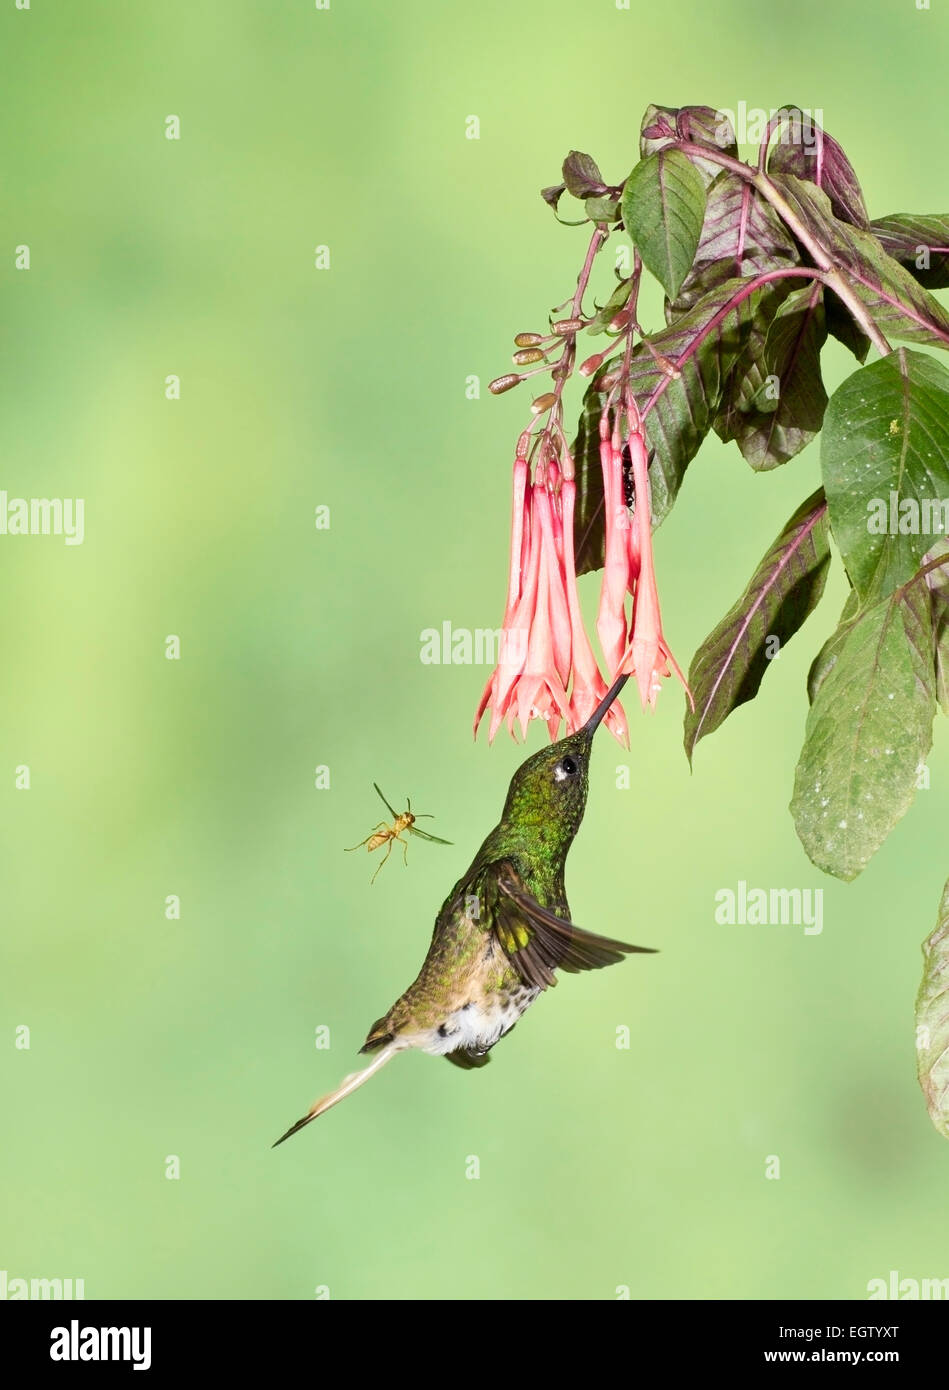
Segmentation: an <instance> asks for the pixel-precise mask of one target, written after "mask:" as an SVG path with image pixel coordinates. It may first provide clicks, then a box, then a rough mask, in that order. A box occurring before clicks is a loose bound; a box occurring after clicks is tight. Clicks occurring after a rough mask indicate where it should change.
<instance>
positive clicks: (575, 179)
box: [563, 150, 607, 201]
mask: <svg viewBox="0 0 949 1390" xmlns="http://www.w3.org/2000/svg"><path fill="white" fill-rule="evenodd" d="M563 181H564V187H565V188H566V190H567V192H568V193H571V194H572V195H573V196H574V198H580V199H581V201H582V200H583V199H584V198H596V197H599V195H600V194H601V193H605V192H606V187H607V186H606V184H605V183H604V182H603V175H602V174H601V173H600V170H599V168H598V166H597V162H596V160H595V159H594V158H593V156H592V155H589V154H584V153H583V152H582V151H581V150H571V151H570V153H569V154H568V155H567V158H566V159H565V160H564V162H563Z"/></svg>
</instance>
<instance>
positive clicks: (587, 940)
mask: <svg viewBox="0 0 949 1390" xmlns="http://www.w3.org/2000/svg"><path fill="white" fill-rule="evenodd" d="M496 883H497V902H496V906H495V921H496V927H495V930H496V933H497V937H498V940H499V941H500V943H501V946H502V947H503V949H504V951H505V953H506V955H507V956H508V958H509V959H510V961H511V964H512V965H513V966H514V968H515V970H516V971H517V973H518V974H519V975H520V977H521V979H522V980H523V981H524V983H525V984H526V985H530V986H531V987H532V988H535V989H547V988H548V987H549V986H551V985H555V984H556V983H557V978H556V976H555V975H554V971H555V970H569V971H570V972H571V973H574V974H575V973H576V972H577V971H580V970H600V969H601V968H602V967H603V966H605V965H616V964H617V962H619V961H621V960H622V959H623V956H624V955H629V954H634V953H635V954H644V955H645V954H648V955H652V954H653V953H654V952H653V948H652V947H651V946H631V945H629V944H628V942H625V941H615V940H613V938H612V937H609V936H597V935H596V934H595V933H594V932H588V931H584V930H583V929H582V928H581V927H576V926H574V925H573V923H572V922H568V921H566V920H565V918H563V917H558V916H557V914H556V913H555V912H551V911H550V910H549V909H548V908H546V907H543V906H542V905H541V904H540V903H539V902H538V901H537V899H536V898H535V897H534V895H533V894H532V893H531V892H530V891H529V890H528V889H527V887H526V886H525V884H524V881H523V879H522V878H521V877H520V875H519V874H518V872H517V870H516V869H515V867H514V865H513V864H512V863H510V861H508V860H502V862H501V863H500V864H498V865H497V866H496Z"/></svg>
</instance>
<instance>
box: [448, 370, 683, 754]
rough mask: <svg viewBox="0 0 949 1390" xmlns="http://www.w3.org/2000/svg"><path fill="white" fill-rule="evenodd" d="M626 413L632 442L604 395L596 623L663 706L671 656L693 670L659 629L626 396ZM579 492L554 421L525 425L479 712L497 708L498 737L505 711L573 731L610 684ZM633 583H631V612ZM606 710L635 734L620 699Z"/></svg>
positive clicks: (613, 652) (620, 663) (609, 649)
mask: <svg viewBox="0 0 949 1390" xmlns="http://www.w3.org/2000/svg"><path fill="white" fill-rule="evenodd" d="M536 404H537V402H535V405H536ZM625 418H626V421H627V425H628V438H627V439H626V441H625V446H624V441H623V438H622V434H621V432H620V419H621V416H620V411H619V409H616V410H615V412H614V410H613V409H612V408H610V407H607V408H605V409H604V410H603V412H602V414H601V416H600V431H599V433H600V466H601V468H602V471H603V517H604V537H605V538H604V565H603V581H602V586H601V591H600V603H599V610H598V614H597V620H596V627H597V632H598V634H599V638H600V645H601V647H602V650H603V655H604V658H605V661H606V669H607V674H608V676H609V679H610V680H613V679H615V677H616V676H617V675H618V674H619V673H620V672H621V671H623V672H626V673H627V674H635V676H636V680H637V683H638V685H639V692H640V697H641V699H642V702H643V707H644V708H645V706H646V704H647V703H648V704H649V705H652V706H653V707H654V706H655V703H656V694H657V692H658V690H659V680H660V677H662V676H668V675H669V673H670V668H671V669H672V670H674V671H675V673H676V675H677V676H678V677H679V679H680V680H681V681H682V683H683V685H685V679H684V677H683V676H682V672H681V671H680V670H679V668H678V666H677V665H676V663H675V660H674V659H673V657H672V653H671V652H670V651H669V648H668V646H667V644H666V641H665V638H664V637H663V634H662V620H661V617H660V612H659V595H658V591H657V589H656V576H655V571H654V568H653V557H652V518H651V513H650V505H649V468H648V460H647V457H646V444H645V439H644V437H643V431H642V425H641V423H640V420H639V416H638V413H637V412H636V409H635V406H634V405H633V404H632V403H631V400H630V398H628V397H627V398H626V409H625ZM624 448H625V450H628V453H629V458H630V460H631V465H632V482H633V485H634V488H635V499H636V516H635V520H634V524H632V525H631V524H630V517H629V509H628V507H627V504H626V490H625V486H624V477H623V460H624ZM531 456H533V459H534V469H533V477H532V476H531V474H532V466H531V462H530V459H531ZM576 495H577V488H576V482H575V481H574V465H573V459H572V457H571V455H570V450H569V449H568V447H567V444H566V441H565V440H564V438H563V433H562V431H561V430H559V428H557V429H553V428H552V427H550V426H548V427H547V429H545V430H544V431H543V432H541V433H538V434H531V432H530V431H526V432H525V433H524V434H523V435H522V436H521V438H520V439H519V441H518V447H517V457H516V458H515V460H514V497H513V506H512V511H511V550H510V574H509V579H508V591H507V603H506V605H505V610H504V621H503V624H502V628H501V644H500V651H499V654H498V665H497V668H496V669H495V670H494V671H493V672H492V674H491V676H490V677H489V679H488V681H487V684H486V685H485V687H484V691H483V693H482V696H481V701H480V703H479V705H478V710H477V713H476V715H475V720H474V732H475V734H477V731H478V726H479V724H480V722H481V719H482V717H483V715H484V713H485V711H486V710H488V709H490V711H491V720H490V725H489V728H488V739H489V741H491V740H493V739H494V736H495V734H496V733H497V731H498V729H499V728H500V726H501V724H502V723H506V724H507V726H508V729H509V730H510V731H511V733H512V734H514V730H515V724H519V725H520V729H521V733H522V734H523V735H524V736H525V737H526V735H527V726H528V724H529V723H530V721H531V720H532V719H543V720H545V721H546V724H547V728H548V731H549V733H550V737H551V738H552V739H556V738H557V737H558V735H559V732H560V726H561V723H562V722H565V723H566V726H567V732H568V733H573V732H574V731H575V730H577V729H579V728H580V727H581V726H582V725H583V724H585V723H586V721H587V720H588V719H589V717H590V715H591V714H592V713H593V711H594V709H595V708H596V706H597V705H598V704H599V702H600V701H601V699H602V698H603V696H604V695H605V694H606V690H607V685H608V681H606V680H604V678H603V676H602V674H601V672H600V667H599V665H598V663H597V660H596V657H595V656H594V654H593V650H592V648H591V646H590V641H589V638H588V637H587V633H586V629H585V627H584V623H583V614H582V611H581V608H580V599H579V594H578V589H577V572H576V556H575V550H574V545H575V538H574V520H575V510H576ZM627 594H630V595H632V616H631V619H630V620H629V621H627V610H626V596H627ZM686 692H687V693H688V686H686ZM689 698H690V699H691V695H689ZM605 722H606V726H607V728H608V729H610V731H611V732H612V734H613V735H614V737H615V738H617V739H618V740H619V742H620V743H623V744H625V745H626V746H628V744H629V729H628V726H627V723H626V715H625V714H624V712H623V708H622V706H621V705H620V703H619V701H615V702H614V703H613V705H612V706H611V707H610V709H609V711H608V712H607V715H606V719H605Z"/></svg>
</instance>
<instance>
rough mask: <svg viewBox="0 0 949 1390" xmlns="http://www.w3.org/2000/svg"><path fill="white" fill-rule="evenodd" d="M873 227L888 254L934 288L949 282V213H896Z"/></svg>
mask: <svg viewBox="0 0 949 1390" xmlns="http://www.w3.org/2000/svg"><path fill="white" fill-rule="evenodd" d="M870 230H871V231H872V232H873V233H874V234H875V235H876V237H877V240H878V241H879V242H880V245H881V246H882V247H883V249H884V251H886V252H887V253H888V255H890V256H892V257H893V259H894V260H895V261H899V263H900V265H905V266H906V268H907V270H908V271H909V273H910V274H911V275H912V276H913V279H914V280H918V281H919V283H920V284H921V285H925V286H926V288H927V289H930V290H943V289H945V288H946V286H947V285H949V213H945V212H942V213H931V214H926V213H921V214H917V213H912V212H894V213H891V214H890V215H889V217H877V218H874V220H873V221H872V222H871V223H870Z"/></svg>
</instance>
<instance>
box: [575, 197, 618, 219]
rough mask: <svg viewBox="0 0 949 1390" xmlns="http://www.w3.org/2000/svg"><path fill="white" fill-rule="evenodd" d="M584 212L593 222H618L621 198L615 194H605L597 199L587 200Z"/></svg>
mask: <svg viewBox="0 0 949 1390" xmlns="http://www.w3.org/2000/svg"><path fill="white" fill-rule="evenodd" d="M583 211H584V212H585V213H586V215H587V217H588V218H589V219H590V221H591V222H617V221H618V220H619V198H618V197H617V196H616V194H615V193H604V194H602V195H600V196H598V197H596V198H587V199H586V201H585V202H584V204H583Z"/></svg>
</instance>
